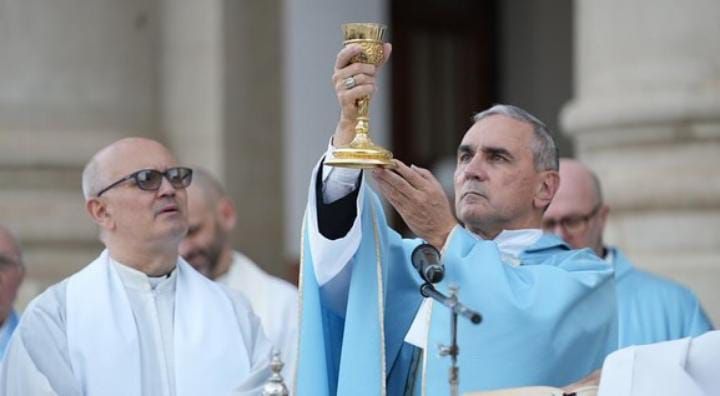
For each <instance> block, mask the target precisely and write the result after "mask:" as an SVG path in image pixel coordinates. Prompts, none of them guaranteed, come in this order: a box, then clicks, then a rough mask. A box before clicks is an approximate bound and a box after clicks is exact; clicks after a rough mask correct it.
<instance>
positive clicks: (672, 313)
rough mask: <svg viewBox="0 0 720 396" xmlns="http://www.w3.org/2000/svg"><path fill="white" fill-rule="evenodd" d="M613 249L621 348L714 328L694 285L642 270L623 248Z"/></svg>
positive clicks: (681, 336)
mask: <svg viewBox="0 0 720 396" xmlns="http://www.w3.org/2000/svg"><path fill="white" fill-rule="evenodd" d="M609 250H610V252H609V254H610V255H611V257H612V264H613V267H615V285H616V288H617V298H618V314H619V315H620V347H621V348H624V347H626V346H630V345H642V344H651V343H655V342H661V341H669V340H674V339H678V338H684V337H695V336H698V335H700V334H703V333H705V332H706V331H709V330H712V329H713V327H712V324H711V323H710V320H709V319H708V317H707V315H706V314H705V312H704V311H703V309H702V306H701V305H700V302H699V301H698V299H697V297H695V295H694V294H693V292H692V291H691V290H690V289H688V288H686V287H684V286H682V285H680V284H678V283H675V282H672V281H670V280H667V279H663V278H661V277H659V276H655V275H653V274H650V273H647V272H644V271H640V270H638V269H636V268H635V267H634V266H633V265H632V263H630V261H629V260H628V259H627V257H625V255H624V254H622V252H620V250H618V249H616V248H610V249H609Z"/></svg>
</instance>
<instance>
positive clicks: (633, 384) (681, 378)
mask: <svg viewBox="0 0 720 396" xmlns="http://www.w3.org/2000/svg"><path fill="white" fill-rule="evenodd" d="M718 374H720V331H710V332H707V333H705V334H703V335H701V336H698V337H695V338H690V337H688V338H682V339H679V340H673V341H666V342H659V343H656V344H648V345H639V346H631V347H628V348H623V349H620V350H618V351H615V352H613V353H612V354H610V355H609V356H608V357H607V358H606V359H605V363H604V364H603V368H602V376H601V378H600V392H599V395H600V396H605V395H607V396H636V395H637V396H640V395H654V396H674V395H684V396H702V395H717V394H720V375H718Z"/></svg>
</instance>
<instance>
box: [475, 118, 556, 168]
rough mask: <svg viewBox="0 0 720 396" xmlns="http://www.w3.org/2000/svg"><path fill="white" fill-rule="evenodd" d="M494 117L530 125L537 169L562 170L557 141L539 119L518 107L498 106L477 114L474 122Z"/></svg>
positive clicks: (532, 148)
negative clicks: (507, 118)
mask: <svg viewBox="0 0 720 396" xmlns="http://www.w3.org/2000/svg"><path fill="white" fill-rule="evenodd" d="M493 115H503V116H505V117H510V118H512V119H514V120H517V121H520V122H524V123H527V124H530V125H531V126H532V127H533V132H534V133H533V137H534V139H533V144H532V147H531V150H532V153H533V162H534V163H535V169H537V170H541V171H543V170H558V169H559V168H560V164H559V159H558V158H559V157H560V153H559V150H558V147H557V144H555V139H553V137H552V134H551V133H550V130H548V128H547V126H545V124H544V123H543V122H542V121H540V120H539V119H537V117H535V116H534V115H532V114H530V113H528V112H527V111H525V110H523V109H521V108H519V107H516V106H512V105H505V104H496V105H494V106H493V107H491V108H489V109H487V110H485V111H482V112H480V113H477V114H475V115H474V116H473V121H474V122H478V121H480V120H482V119H484V118H487V117H490V116H493Z"/></svg>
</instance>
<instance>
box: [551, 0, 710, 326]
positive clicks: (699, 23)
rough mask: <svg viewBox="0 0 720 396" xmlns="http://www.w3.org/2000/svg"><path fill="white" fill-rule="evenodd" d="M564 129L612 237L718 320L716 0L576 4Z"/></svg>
mask: <svg viewBox="0 0 720 396" xmlns="http://www.w3.org/2000/svg"><path fill="white" fill-rule="evenodd" d="M575 10H576V11H575V15H576V18H575V25H576V27H575V29H576V35H575V37H576V47H575V48H576V64H575V76H576V81H575V96H574V99H573V100H572V101H571V102H570V103H569V104H568V105H567V106H566V108H565V109H564V112H563V114H562V124H563V126H564V129H565V131H566V133H567V134H568V135H570V136H571V137H573V138H574V139H575V142H576V150H577V151H576V152H577V155H578V157H579V158H580V159H581V160H583V161H585V162H586V163H588V164H589V165H590V166H591V167H592V168H593V169H595V170H596V171H597V173H598V175H599V177H600V179H601V180H602V182H603V185H604V190H605V193H606V200H607V202H608V203H609V205H610V206H611V215H610V224H609V227H608V230H607V234H606V235H607V239H608V242H610V243H614V244H617V245H619V246H620V247H621V248H623V249H625V251H626V252H627V254H628V255H629V257H630V258H631V259H632V260H633V261H635V262H636V264H637V265H638V266H639V267H641V268H645V269H648V270H651V271H653V272H656V273H659V274H662V275H665V276H668V277H671V278H674V279H676V280H679V281H680V282H682V283H684V284H686V285H688V286H690V287H692V288H693V289H694V290H695V292H696V293H697V294H698V295H699V296H700V298H701V301H702V303H703V304H704V306H705V308H706V309H707V311H708V313H709V314H710V315H711V317H712V318H713V321H714V323H715V324H716V325H718V324H720V288H718V287H717V283H718V279H720V40H718V37H720V23H718V21H720V2H717V1H713V0H691V1H689V2H683V3H678V2H676V1H672V0H638V1H634V2H625V1H621V0H609V1H578V2H577V3H576V9H575Z"/></svg>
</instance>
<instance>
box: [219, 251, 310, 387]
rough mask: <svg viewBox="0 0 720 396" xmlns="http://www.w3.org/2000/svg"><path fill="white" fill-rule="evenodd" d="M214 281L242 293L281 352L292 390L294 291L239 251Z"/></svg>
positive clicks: (288, 383)
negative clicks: (228, 266) (226, 268)
mask: <svg viewBox="0 0 720 396" xmlns="http://www.w3.org/2000/svg"><path fill="white" fill-rule="evenodd" d="M216 281H218V282H220V283H222V284H224V285H225V286H227V287H229V288H230V289H232V290H235V291H237V292H239V293H242V295H243V296H245V298H247V300H248V301H249V302H250V305H251V306H252V309H253V311H254V312H255V314H256V315H257V316H258V317H259V318H260V322H261V323H262V327H263V329H264V330H265V334H266V335H267V336H268V338H269V339H270V341H271V342H272V343H273V345H274V346H275V348H276V349H277V350H279V351H280V357H281V359H282V361H283V363H285V366H284V367H283V371H282V374H283V379H284V380H285V385H287V386H288V388H289V389H291V386H292V377H293V375H291V374H292V373H293V372H294V364H295V355H296V352H297V333H298V332H297V325H298V321H299V318H298V293H297V288H296V287H295V286H293V285H291V284H290V283H288V282H285V281H284V280H282V279H280V278H276V277H274V276H271V275H269V274H268V273H266V272H265V271H263V270H262V269H261V268H260V267H259V266H258V265H257V264H255V263H254V262H252V260H250V259H249V258H247V257H246V256H245V255H243V254H241V253H239V252H233V260H232V263H231V264H230V268H229V270H228V272H227V273H225V274H223V275H222V276H219V277H218V278H217V279H216Z"/></svg>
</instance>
